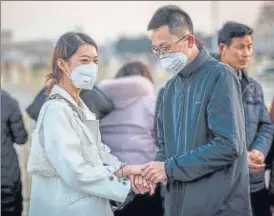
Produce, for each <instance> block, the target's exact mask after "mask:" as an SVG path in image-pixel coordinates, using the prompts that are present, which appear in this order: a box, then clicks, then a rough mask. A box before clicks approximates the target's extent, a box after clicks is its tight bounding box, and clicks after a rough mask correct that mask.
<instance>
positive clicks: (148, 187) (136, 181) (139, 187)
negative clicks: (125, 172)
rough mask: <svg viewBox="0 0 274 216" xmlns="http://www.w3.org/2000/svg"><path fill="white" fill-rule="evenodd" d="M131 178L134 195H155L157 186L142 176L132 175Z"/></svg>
mask: <svg viewBox="0 0 274 216" xmlns="http://www.w3.org/2000/svg"><path fill="white" fill-rule="evenodd" d="M129 178H130V182H131V188H132V191H133V192H134V193H136V194H144V193H147V192H149V194H150V195H153V194H154V192H155V188H156V184H153V183H150V182H148V181H147V180H145V179H144V178H143V177H142V176H141V175H136V176H134V175H130V176H129Z"/></svg>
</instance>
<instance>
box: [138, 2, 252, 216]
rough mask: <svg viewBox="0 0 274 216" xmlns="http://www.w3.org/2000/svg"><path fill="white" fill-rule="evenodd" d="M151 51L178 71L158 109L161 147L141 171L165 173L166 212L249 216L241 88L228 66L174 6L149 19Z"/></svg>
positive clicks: (156, 177) (153, 177)
mask: <svg viewBox="0 0 274 216" xmlns="http://www.w3.org/2000/svg"><path fill="white" fill-rule="evenodd" d="M148 30H149V31H151V35H150V36H151V40H152V45H153V51H154V53H155V54H156V55H157V56H158V58H159V60H160V63H161V65H162V67H164V68H165V69H166V70H167V71H170V72H172V73H174V76H173V78H171V79H170V80H169V81H168V82H167V84H166V85H165V87H164V89H163V92H162V93H163V96H162V98H161V101H160V103H159V111H158V113H157V115H158V117H157V138H158V142H159V144H160V150H159V151H158V152H157V154H156V159H155V161H153V162H150V163H149V164H147V165H146V168H145V169H144V170H143V171H142V176H143V177H144V178H145V179H146V180H149V181H150V182H154V183H158V182H162V181H164V180H165V179H167V182H168V183H167V185H166V187H165V188H166V193H165V211H166V214H165V215H166V216H200V215H203V216H215V215H218V216H232V215H233V216H250V215H251V207H250V201H249V187H248V182H249V175H248V169H247V152H246V148H245V145H246V143H245V134H244V131H245V126H244V114H243V106H242V101H241V88H240V83H239V81H238V79H237V77H236V76H235V75H234V74H233V73H232V71H231V69H230V67H229V66H227V65H225V64H222V63H220V62H218V61H216V60H214V59H213V58H211V57H210V55H209V53H208V52H207V51H206V50H205V48H203V47H200V48H198V47H197V46H196V44H195V36H194V35H193V24H192V21H191V18H190V17H189V15H188V14H187V13H185V12H184V11H183V10H181V9H180V8H179V7H177V6H172V5H168V6H163V7H161V8H159V9H158V10H157V11H156V12H155V14H154V15H153V17H152V18H151V20H150V22H149V25H148Z"/></svg>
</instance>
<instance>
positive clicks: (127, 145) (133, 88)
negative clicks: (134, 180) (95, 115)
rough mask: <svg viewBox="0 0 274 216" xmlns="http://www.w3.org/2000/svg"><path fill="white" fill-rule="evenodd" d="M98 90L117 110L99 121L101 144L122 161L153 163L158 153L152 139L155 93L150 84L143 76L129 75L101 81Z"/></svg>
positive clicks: (153, 138) (153, 137)
mask: <svg viewBox="0 0 274 216" xmlns="http://www.w3.org/2000/svg"><path fill="white" fill-rule="evenodd" d="M98 87H99V88H100V89H101V90H102V91H103V92H104V93H105V94H106V96H107V97H108V98H109V99H110V100H111V101H112V102H113V103H114V105H115V108H116V109H115V110H114V111H113V112H111V113H110V114H109V115H107V116H106V117H104V118H103V119H102V120H101V123H100V131H101V134H102V141H103V142H104V143H105V144H106V145H108V146H109V147H110V149H111V150H112V154H113V155H115V156H117V157H118V159H120V160H121V161H123V162H126V163H128V164H142V163H146V162H149V161H152V160H153V159H154V156H155V153H156V151H157V150H158V147H157V146H156V141H155V136H154V116H155V103H156V92H155V88H154V86H153V84H152V83H151V82H150V81H149V80H148V79H146V78H144V77H142V76H129V77H123V78H118V79H113V80H104V81H102V82H101V83H100V84H99V86H98Z"/></svg>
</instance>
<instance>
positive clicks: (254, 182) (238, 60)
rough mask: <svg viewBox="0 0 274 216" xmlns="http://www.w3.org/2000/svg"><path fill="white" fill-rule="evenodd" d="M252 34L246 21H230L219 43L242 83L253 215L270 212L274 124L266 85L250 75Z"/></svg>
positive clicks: (219, 37) (260, 215)
mask: <svg viewBox="0 0 274 216" xmlns="http://www.w3.org/2000/svg"><path fill="white" fill-rule="evenodd" d="M252 34H253V29H251V28H250V27H248V26H246V25H244V24H241V23H236V22H227V23H225V24H224V26H223V27H222V28H221V30H220V31H219V35H218V46H219V50H220V60H221V61H222V62H223V63H225V64H228V65H230V66H231V67H232V68H233V72H234V73H235V74H236V75H237V77H238V78H239V80H240V83H241V89H242V102H243V105H244V114H245V129H246V131H245V133H246V145H247V150H248V153H247V156H248V157H247V162H248V168H249V172H250V192H251V206H252V210H253V215H254V216H267V215H270V212H269V198H268V191H267V189H266V186H265V179H264V173H265V172H264V171H265V158H266V156H267V154H268V151H269V149H270V145H271V142H272V139H273V132H274V128H273V125H272V122H271V119H270V116H269V114H268V111H267V108H266V106H265V103H264V97H263V91H262V86H261V85H260V84H259V83H258V82H256V81H255V80H254V79H252V78H251V77H249V76H248V71H247V67H248V63H249V61H250V58H251V56H252V53H253V43H252V42H253V40H252Z"/></svg>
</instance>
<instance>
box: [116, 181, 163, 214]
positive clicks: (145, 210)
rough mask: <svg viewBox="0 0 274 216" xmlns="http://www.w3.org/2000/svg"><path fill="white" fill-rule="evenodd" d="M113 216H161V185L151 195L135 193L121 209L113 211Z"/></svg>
mask: <svg viewBox="0 0 274 216" xmlns="http://www.w3.org/2000/svg"><path fill="white" fill-rule="evenodd" d="M114 215H115V216H163V215H164V208H163V198H162V196H161V187H160V186H159V187H157V188H156V191H155V193H154V195H153V196H150V195H148V194H144V195H137V196H136V197H135V198H134V200H133V201H132V202H131V203H129V204H128V205H127V206H125V208H124V209H123V210H119V211H115V212H114Z"/></svg>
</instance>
